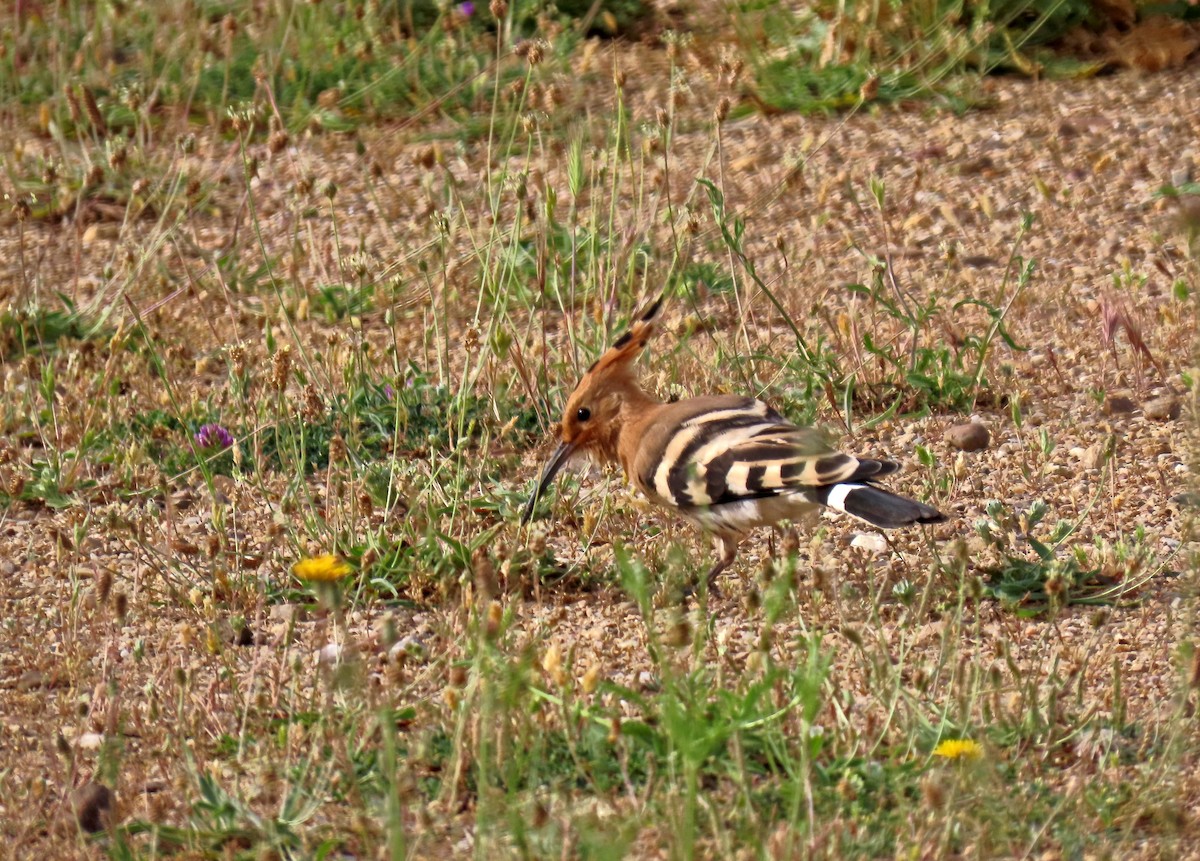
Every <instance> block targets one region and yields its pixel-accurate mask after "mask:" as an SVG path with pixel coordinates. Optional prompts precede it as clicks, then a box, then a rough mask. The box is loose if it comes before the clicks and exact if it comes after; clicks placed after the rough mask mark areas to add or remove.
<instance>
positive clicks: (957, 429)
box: [945, 422, 991, 451]
mask: <svg viewBox="0 0 1200 861" xmlns="http://www.w3.org/2000/svg"><path fill="white" fill-rule="evenodd" d="M945 439H946V442H947V443H949V444H950V445H952V446H953V447H954V448H957V449H959V450H961V451H981V450H982V449H985V448H987V447H988V443H989V442H990V441H991V434H989V433H988V429H987V428H986V427H984V426H983V425H982V424H980V423H979V422H964V423H963V424H960V425H954V426H953V427H951V428H949V429H948V430H947V431H946V433H945Z"/></svg>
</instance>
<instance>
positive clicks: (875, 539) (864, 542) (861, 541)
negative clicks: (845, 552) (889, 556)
mask: <svg viewBox="0 0 1200 861" xmlns="http://www.w3.org/2000/svg"><path fill="white" fill-rule="evenodd" d="M850 546H851V547H857V548H859V549H860V550H865V551H867V552H868V553H886V552H887V547H888V545H887V539H886V538H884V537H883V536H882V535H880V534H879V533H877V532H860V533H858V535H855V536H854V538H853V539H852V540H851V542H850Z"/></svg>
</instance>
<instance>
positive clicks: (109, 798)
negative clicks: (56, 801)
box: [64, 780, 116, 834]
mask: <svg viewBox="0 0 1200 861" xmlns="http://www.w3.org/2000/svg"><path fill="white" fill-rule="evenodd" d="M114 807H116V802H115V798H114V796H113V791H112V790H111V789H109V788H108V787H107V786H105V785H104V784H103V783H96V781H94V780H89V781H88V782H87V783H85V784H83V785H82V786H79V787H76V788H75V789H73V790H72V791H71V794H70V795H68V796H67V808H66V810H65V811H64V824H65V825H66V827H67V828H68V829H69V828H74V827H78V828H81V829H82V830H84V831H86V832H88V833H89V834H95V833H96V832H97V831H103V830H104V829H105V828H107V827H108V826H109V825H111V824H112V820H113V808H114Z"/></svg>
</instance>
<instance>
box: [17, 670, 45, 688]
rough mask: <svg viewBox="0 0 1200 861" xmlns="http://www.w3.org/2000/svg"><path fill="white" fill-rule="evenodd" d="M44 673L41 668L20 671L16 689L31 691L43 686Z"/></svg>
mask: <svg viewBox="0 0 1200 861" xmlns="http://www.w3.org/2000/svg"><path fill="white" fill-rule="evenodd" d="M45 685H46V674H45V673H43V672H42V671H41V670H26V671H25V672H23V673H21V677H20V678H19V679H17V690H18V691H32V690H34V689H35V688H41V687H45Z"/></svg>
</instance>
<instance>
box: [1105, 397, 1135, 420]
mask: <svg viewBox="0 0 1200 861" xmlns="http://www.w3.org/2000/svg"><path fill="white" fill-rule="evenodd" d="M1136 406H1137V404H1135V403H1134V402H1133V401H1132V400H1131V399H1130V398H1127V397H1125V396H1124V395H1109V396H1108V397H1107V398H1105V399H1104V409H1103V412H1104V414H1105V415H1106V416H1115V415H1122V414H1124V413H1131V412H1133V410H1134V408H1135V407H1136Z"/></svg>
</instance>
